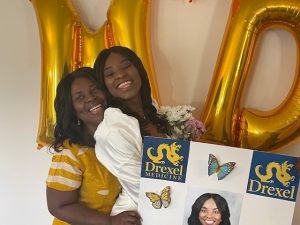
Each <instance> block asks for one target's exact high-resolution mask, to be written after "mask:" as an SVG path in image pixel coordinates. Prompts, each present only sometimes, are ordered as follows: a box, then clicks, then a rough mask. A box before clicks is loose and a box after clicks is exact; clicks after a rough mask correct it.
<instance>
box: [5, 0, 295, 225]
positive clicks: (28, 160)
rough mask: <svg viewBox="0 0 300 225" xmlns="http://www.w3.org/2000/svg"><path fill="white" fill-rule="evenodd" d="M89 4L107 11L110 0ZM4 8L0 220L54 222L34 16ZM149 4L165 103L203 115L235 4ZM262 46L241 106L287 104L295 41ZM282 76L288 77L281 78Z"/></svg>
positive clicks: (25, 5) (283, 36) (268, 41)
mask: <svg viewBox="0 0 300 225" xmlns="http://www.w3.org/2000/svg"><path fill="white" fill-rule="evenodd" d="M89 1H90V2H92V1H94V2H95V1H99V2H100V4H103V6H105V5H107V1H108V0H101V1H102V2H101V1H100V0H89ZM0 2H1V3H2V6H1V7H0V29H1V31H0V34H1V35H0V50H1V51H0V65H1V67H0V105H1V109H0V124H1V126H0V127H1V128H0V145H1V149H0V151H1V153H2V154H1V157H0V178H1V183H0V199H1V201H0V221H1V224H3V225H24V224H31V225H35V224H36V225H40V224H50V223H51V222H50V221H51V219H52V217H51V216H50V214H49V213H48V211H47V207H46V199H45V178H46V175H47V171H48V166H49V163H50V155H48V153H47V152H46V151H37V150H36V143H35V139H36V135H37V128H38V118H39V100H40V80H41V77H40V71H41V55H40V44H39V42H40V40H39V33H38V27H37V22H36V18H35V12H34V10H33V7H32V5H31V3H30V1H29V0H22V1H21V0H6V1H5V0H0ZM87 2H88V1H87ZM152 2H153V7H152V15H153V16H152V20H151V22H152V47H153V52H154V62H155V69H156V72H157V75H158V77H157V79H158V82H159V84H158V86H159V89H160V93H161V99H162V103H163V104H164V105H167V104H191V105H193V106H196V107H197V112H196V113H197V114H199V113H200V112H201V110H202V107H203V104H204V101H205V98H206V95H207V92H208V88H209V85H210V81H211V77H212V74H213V70H214V66H215V62H216V58H217V54H218V51H219V47H220V43H221V40H222V35H223V32H224V29H225V23H226V21H227V16H228V13H229V7H230V4H231V1H229V0H227V1H221V0H193V3H192V4H189V3H187V2H188V1H187V0H160V1H158V0H156V1H152ZM179 15H180V16H179ZM98 24H99V21H98ZM260 43H261V44H260V47H259V50H258V51H257V60H256V64H255V65H256V66H255V67H253V69H252V73H253V76H252V77H253V78H252V79H251V80H250V81H249V82H248V87H247V88H248V90H249V91H248V94H247V95H246V96H245V97H244V100H243V103H244V105H245V106H251V107H255V108H257V109H263V110H268V109H271V108H272V107H274V106H276V105H277V104H278V103H280V102H281V101H282V99H283V98H284V97H285V96H286V95H287V93H288V90H289V88H290V86H291V84H292V81H293V75H294V68H295V59H296V52H295V43H294V40H293V38H292V37H291V35H290V34H288V33H287V32H285V31H280V30H275V31H269V32H267V34H266V35H265V36H264V37H263V39H262V40H261V42H260ZM283 44H284V47H285V48H283ZM274 46H276V48H275V47H274ZM271 55H272V57H271ZM283 71H284V73H285V76H280V74H283ZM187 77H189V78H188V79H187ZM271 80H272V81H273V82H274V85H272V84H271V82H270V81H271ZM266 85H268V87H269V90H265V88H264V87H265V86H266ZM186 87H189V88H186ZM299 147H300V143H296V144H295V145H293V146H290V147H289V148H287V149H285V150H284V152H285V153H287V154H291V155H300V153H299V150H298V149H299ZM296 211H297V213H298V215H296V216H295V219H294V223H293V225H296V224H299V223H300V206H299V204H298V205H297V209H296Z"/></svg>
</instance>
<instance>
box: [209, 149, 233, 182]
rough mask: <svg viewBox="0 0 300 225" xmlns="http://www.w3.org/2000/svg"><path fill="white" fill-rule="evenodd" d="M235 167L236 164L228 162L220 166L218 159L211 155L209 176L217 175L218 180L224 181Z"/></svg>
mask: <svg viewBox="0 0 300 225" xmlns="http://www.w3.org/2000/svg"><path fill="white" fill-rule="evenodd" d="M234 166H235V162H227V163H224V164H222V165H220V164H219V162H218V159H217V158H216V156H214V155H213V154H209V159H208V175H209V176H210V175H212V174H214V173H217V176H218V180H222V179H224V178H225V177H226V176H227V175H228V174H229V173H230V172H231V171H232V170H233V169H234Z"/></svg>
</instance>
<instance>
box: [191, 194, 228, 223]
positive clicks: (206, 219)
mask: <svg viewBox="0 0 300 225" xmlns="http://www.w3.org/2000/svg"><path fill="white" fill-rule="evenodd" d="M229 217H230V212H229V208H228V204H227V201H226V200H225V199H224V198H223V197H222V196H221V195H218V194H213V193H206V194H203V195H201V196H200V197H199V198H197V199H196V201H195V203H194V204H193V206H192V212H191V215H190V217H189V219H188V225H230V224H231V223H230V220H229Z"/></svg>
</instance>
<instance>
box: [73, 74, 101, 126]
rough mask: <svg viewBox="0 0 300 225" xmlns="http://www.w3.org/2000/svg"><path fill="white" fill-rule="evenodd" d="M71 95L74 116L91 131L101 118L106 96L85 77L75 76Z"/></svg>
mask: <svg viewBox="0 0 300 225" xmlns="http://www.w3.org/2000/svg"><path fill="white" fill-rule="evenodd" d="M71 96H72V103H73V107H74V109H75V112H76V116H77V118H78V119H80V120H81V121H82V122H83V123H84V125H85V126H86V127H87V128H88V129H89V130H90V131H92V132H94V131H95V129H96V128H97V126H98V125H99V123H100V122H101V121H102V120H103V114H104V110H105V108H106V98H105V95H104V94H103V92H102V91H101V90H100V89H99V88H98V87H97V86H96V83H95V82H92V81H91V80H89V79H86V78H77V79H76V80H74V81H73V83H72V86H71Z"/></svg>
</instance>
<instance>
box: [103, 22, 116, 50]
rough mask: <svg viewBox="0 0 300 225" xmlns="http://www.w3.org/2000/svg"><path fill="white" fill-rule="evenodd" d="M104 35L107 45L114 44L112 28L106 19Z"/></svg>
mask: <svg viewBox="0 0 300 225" xmlns="http://www.w3.org/2000/svg"><path fill="white" fill-rule="evenodd" d="M105 36H106V40H107V43H106V44H107V47H108V48H110V47H112V46H114V45H115V40H114V35H113V30H112V27H111V24H110V23H109V22H108V21H106V24H105Z"/></svg>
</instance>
